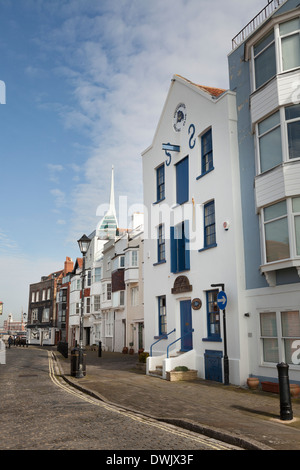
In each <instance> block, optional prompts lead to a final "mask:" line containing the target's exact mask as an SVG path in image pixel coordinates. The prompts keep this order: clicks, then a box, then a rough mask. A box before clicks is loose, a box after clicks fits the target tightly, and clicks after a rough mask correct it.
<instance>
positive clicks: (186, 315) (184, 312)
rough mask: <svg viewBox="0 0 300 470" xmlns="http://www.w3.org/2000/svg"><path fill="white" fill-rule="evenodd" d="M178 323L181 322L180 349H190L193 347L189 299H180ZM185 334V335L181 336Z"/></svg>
mask: <svg viewBox="0 0 300 470" xmlns="http://www.w3.org/2000/svg"><path fill="white" fill-rule="evenodd" d="M180 323H181V337H182V338H181V351H184V352H186V351H190V350H191V349H193V334H192V333H189V332H190V331H191V330H192V328H193V327H192V305H191V301H190V300H181V301H180ZM186 333H189V334H187V335H186V336H183V335H185V334H186Z"/></svg>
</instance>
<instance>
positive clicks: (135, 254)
mask: <svg viewBox="0 0 300 470" xmlns="http://www.w3.org/2000/svg"><path fill="white" fill-rule="evenodd" d="M137 265H138V252H137V250H133V251H132V252H131V266H137Z"/></svg>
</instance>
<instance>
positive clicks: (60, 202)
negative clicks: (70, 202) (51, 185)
mask: <svg viewBox="0 0 300 470" xmlns="http://www.w3.org/2000/svg"><path fill="white" fill-rule="evenodd" d="M50 193H51V194H52V196H54V198H55V204H56V206H57V207H59V208H60V207H63V206H65V204H66V195H65V193H64V192H63V191H62V190H61V189H58V188H56V189H51V190H50Z"/></svg>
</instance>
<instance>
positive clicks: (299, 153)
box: [285, 104, 300, 159]
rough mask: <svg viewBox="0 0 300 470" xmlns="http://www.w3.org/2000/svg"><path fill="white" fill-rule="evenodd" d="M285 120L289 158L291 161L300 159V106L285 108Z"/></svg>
mask: <svg viewBox="0 0 300 470" xmlns="http://www.w3.org/2000/svg"><path fill="white" fill-rule="evenodd" d="M285 119H286V125H287V137H288V156H289V158H290V159H292V158H299V157H300V138H299V136H300V105H299V104H295V105H293V106H288V107H287V108H285Z"/></svg>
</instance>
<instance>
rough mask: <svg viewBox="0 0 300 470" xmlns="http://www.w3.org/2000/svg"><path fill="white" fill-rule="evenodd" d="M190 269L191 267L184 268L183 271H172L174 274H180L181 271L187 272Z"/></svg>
mask: <svg viewBox="0 0 300 470" xmlns="http://www.w3.org/2000/svg"><path fill="white" fill-rule="evenodd" d="M189 271H190V269H182V270H181V271H171V272H172V274H176V275H177V274H180V273H187V272H189Z"/></svg>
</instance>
